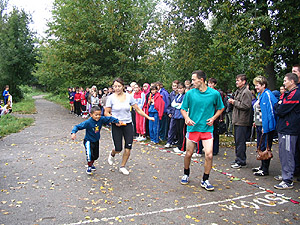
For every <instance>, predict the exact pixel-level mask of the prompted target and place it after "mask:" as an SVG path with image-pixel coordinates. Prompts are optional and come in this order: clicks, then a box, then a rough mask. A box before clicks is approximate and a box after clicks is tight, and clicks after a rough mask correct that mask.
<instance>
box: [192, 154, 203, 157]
mask: <svg viewBox="0 0 300 225" xmlns="http://www.w3.org/2000/svg"><path fill="white" fill-rule="evenodd" d="M196 157H201V154H198V153H193V155H192V158H196Z"/></svg>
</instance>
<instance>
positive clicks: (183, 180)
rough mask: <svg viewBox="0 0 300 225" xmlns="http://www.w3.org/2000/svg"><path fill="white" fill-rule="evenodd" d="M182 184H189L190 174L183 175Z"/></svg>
mask: <svg viewBox="0 0 300 225" xmlns="http://www.w3.org/2000/svg"><path fill="white" fill-rule="evenodd" d="M180 183H181V184H188V183H189V176H188V175H183V177H182V178H181V181H180Z"/></svg>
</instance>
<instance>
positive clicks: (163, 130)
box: [156, 81, 170, 141]
mask: <svg viewBox="0 0 300 225" xmlns="http://www.w3.org/2000/svg"><path fill="white" fill-rule="evenodd" d="M156 86H157V88H158V92H159V94H160V95H161V96H162V98H163V100H164V102H165V107H164V114H163V116H162V118H161V119H160V120H159V137H160V139H161V140H162V141H166V139H167V136H168V124H169V120H168V118H169V117H168V115H167V108H168V107H169V105H170V99H169V92H167V90H166V89H164V86H163V84H162V83H161V82H159V81H158V82H156Z"/></svg>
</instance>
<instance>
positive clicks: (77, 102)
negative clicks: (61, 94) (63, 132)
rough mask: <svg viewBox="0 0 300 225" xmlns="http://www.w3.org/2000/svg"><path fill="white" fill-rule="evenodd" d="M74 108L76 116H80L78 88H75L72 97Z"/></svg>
mask: <svg viewBox="0 0 300 225" xmlns="http://www.w3.org/2000/svg"><path fill="white" fill-rule="evenodd" d="M74 108H75V114H76V116H80V115H81V94H80V93H79V88H76V93H75V96H74Z"/></svg>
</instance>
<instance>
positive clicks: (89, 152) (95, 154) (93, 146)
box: [83, 139, 99, 162]
mask: <svg viewBox="0 0 300 225" xmlns="http://www.w3.org/2000/svg"><path fill="white" fill-rule="evenodd" d="M83 144H84V147H85V154H86V160H87V161H88V162H91V161H94V160H97V159H98V158H99V141H96V142H91V141H87V140H85V139H84V140H83Z"/></svg>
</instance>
